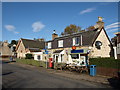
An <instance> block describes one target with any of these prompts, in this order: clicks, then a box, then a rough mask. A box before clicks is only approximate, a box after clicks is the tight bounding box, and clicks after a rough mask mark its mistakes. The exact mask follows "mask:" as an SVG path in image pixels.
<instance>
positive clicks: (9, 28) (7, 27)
mask: <svg viewBox="0 0 120 90" xmlns="http://www.w3.org/2000/svg"><path fill="white" fill-rule="evenodd" d="M5 28H6V29H7V30H8V31H14V30H15V29H16V28H15V26H13V25H5Z"/></svg>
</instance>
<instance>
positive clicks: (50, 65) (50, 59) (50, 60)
mask: <svg viewBox="0 0 120 90" xmlns="http://www.w3.org/2000/svg"><path fill="white" fill-rule="evenodd" d="M52 62H53V61H52V58H49V67H50V68H52V67H53V63H52Z"/></svg>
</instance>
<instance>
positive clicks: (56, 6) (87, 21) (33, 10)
mask: <svg viewBox="0 0 120 90" xmlns="http://www.w3.org/2000/svg"><path fill="white" fill-rule="evenodd" d="M98 16H101V17H103V21H104V23H105V30H106V32H107V34H108V36H109V38H110V39H111V38H112V37H114V36H115V34H114V33H115V32H118V30H119V29H120V28H119V27H120V22H119V21H118V2H2V41H4V40H8V41H9V42H10V41H11V40H19V39H20V38H26V39H34V38H45V40H47V41H48V40H51V39H52V33H53V30H56V33H57V34H58V35H60V34H61V32H63V31H64V29H65V27H66V26H69V25H70V24H75V25H77V26H80V27H82V29H86V28H87V27H89V26H91V25H95V24H96V22H97V21H98Z"/></svg>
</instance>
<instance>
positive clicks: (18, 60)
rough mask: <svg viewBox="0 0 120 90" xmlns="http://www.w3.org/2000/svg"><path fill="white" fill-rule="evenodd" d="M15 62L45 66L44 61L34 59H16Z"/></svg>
mask: <svg viewBox="0 0 120 90" xmlns="http://www.w3.org/2000/svg"><path fill="white" fill-rule="evenodd" d="M16 62H18V63H22V64H29V65H33V66H38V67H41V66H42V67H46V62H44V61H36V60H33V59H16Z"/></svg>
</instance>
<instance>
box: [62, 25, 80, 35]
mask: <svg viewBox="0 0 120 90" xmlns="http://www.w3.org/2000/svg"><path fill="white" fill-rule="evenodd" d="M80 31H81V27H79V26H76V25H74V24H70V25H69V26H67V27H66V28H65V29H64V34H73V33H78V32H80Z"/></svg>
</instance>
